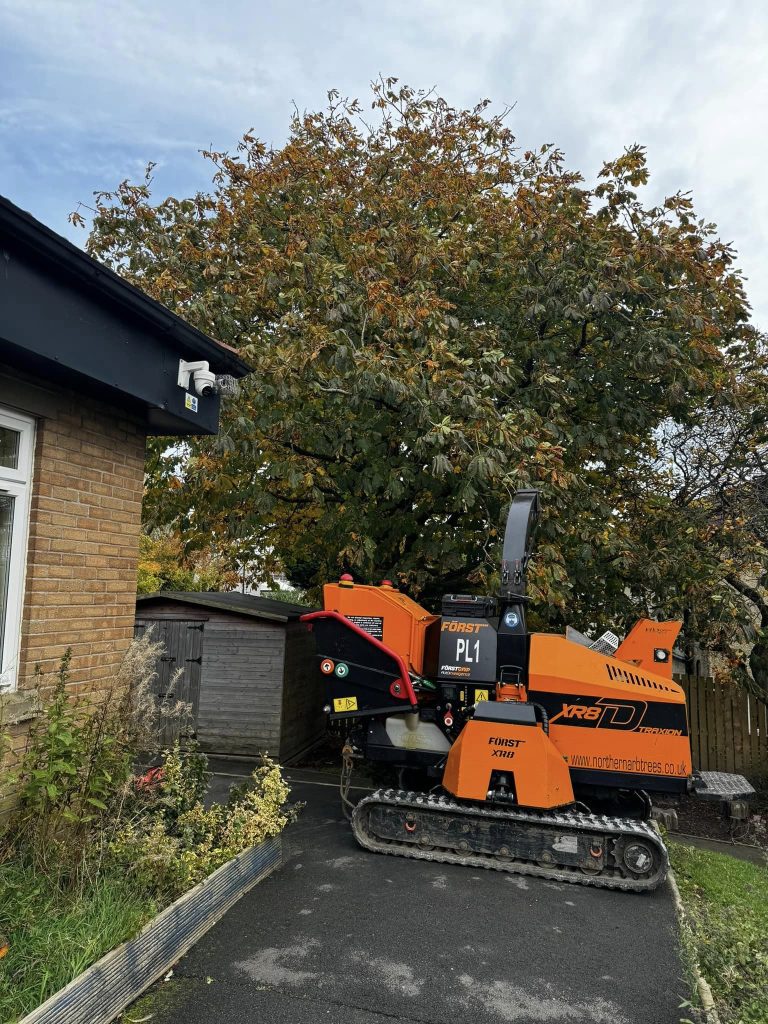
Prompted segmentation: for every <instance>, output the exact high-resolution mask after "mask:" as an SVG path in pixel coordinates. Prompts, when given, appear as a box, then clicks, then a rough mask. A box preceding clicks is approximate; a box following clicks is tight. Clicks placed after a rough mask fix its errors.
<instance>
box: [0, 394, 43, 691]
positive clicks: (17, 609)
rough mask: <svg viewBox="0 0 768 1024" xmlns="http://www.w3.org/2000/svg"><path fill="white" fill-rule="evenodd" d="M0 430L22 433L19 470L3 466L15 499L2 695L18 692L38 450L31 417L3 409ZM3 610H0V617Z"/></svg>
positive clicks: (1, 481) (1, 491) (0, 481)
mask: <svg viewBox="0 0 768 1024" xmlns="http://www.w3.org/2000/svg"><path fill="white" fill-rule="evenodd" d="M0 427H7V428H9V429H10V430H16V431H18V432H19V435H20V436H19V457H18V468H17V469H9V468H8V467H7V466H0V495H10V496H11V497H12V498H13V499H14V506H13V526H12V529H11V560H10V567H9V573H8V604H7V607H6V610H5V633H4V642H3V652H2V664H0V693H8V692H9V691H11V690H15V689H16V684H17V682H18V674H19V652H20V649H21V614H22V609H23V607H24V585H25V581H26V575H27V543H28V538H29V512H30V505H31V498H32V467H33V458H34V450H35V421H34V420H33V419H32V418H31V417H29V416H23V415H21V413H17V412H12V411H11V410H10V409H7V408H5V407H4V406H0ZM1 614H2V609H0V615H1Z"/></svg>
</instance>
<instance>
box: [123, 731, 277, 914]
mask: <svg viewBox="0 0 768 1024" xmlns="http://www.w3.org/2000/svg"><path fill="white" fill-rule="evenodd" d="M206 779H207V759H206V758H205V757H204V756H203V755H201V754H199V753H197V752H192V753H191V754H190V755H186V754H183V753H182V752H181V750H180V749H179V746H178V744H177V745H176V746H175V747H174V749H173V750H171V751H169V752H167V753H166V754H165V755H164V758H163V765H162V773H161V781H160V782H159V783H158V785H157V789H156V793H155V797H154V799H150V800H148V801H146V802H145V803H144V806H143V807H142V808H141V809H140V810H139V812H138V813H137V814H136V815H135V816H134V817H133V818H132V819H131V820H128V821H126V822H125V823H124V824H123V825H122V826H121V827H120V828H119V829H118V830H116V832H115V834H114V836H113V838H112V840H111V842H110V845H109V859H110V862H112V863H114V864H115V865H116V866H117V867H119V868H121V869H122V870H123V871H125V872H126V873H128V874H129V875H132V876H133V877H134V878H137V879H140V880H141V881H142V884H145V885H153V886H155V887H156V888H157V889H159V890H161V891H162V892H163V894H164V895H165V896H167V897H169V898H172V897H174V896H178V895H180V894H181V893H183V892H185V891H186V890H187V889H189V888H191V887H192V886H194V885H196V884H197V883H198V882H200V881H202V880H203V879H204V878H206V877H207V876H208V875H209V874H211V872H212V871H215V870H216V869H217V868H219V867H221V865H222V864H226V862H227V861H228V860H231V859H232V857H235V856H237V854H239V853H242V852H243V851H244V850H247V849H249V848H250V847H252V846H256V845H257V844H258V843H261V842H263V841H264V839H266V838H267V837H269V836H275V835H278V834H279V833H280V832H281V831H282V830H283V829H284V828H285V826H286V824H287V823H288V822H289V821H290V820H291V819H292V817H293V816H294V815H295V813H296V811H297V807H296V806H293V807H288V806H287V805H286V801H287V799H288V796H289V793H290V790H289V788H288V786H287V785H286V783H285V781H284V779H283V777H282V774H281V771H280V767H279V766H278V765H277V764H275V763H274V762H273V761H271V760H270V759H269V758H266V757H265V758H263V759H262V763H261V765H260V766H259V767H258V768H256V769H255V770H254V772H253V773H252V775H251V778H250V779H249V780H248V782H247V783H245V784H244V785H242V786H238V787H236V788H235V789H234V791H233V793H232V794H231V796H230V799H229V802H228V803H227V804H226V805H223V804H213V805H211V806H210V807H207V808H206V807H205V806H204V805H203V802H202V796H203V794H204V792H205V780H206Z"/></svg>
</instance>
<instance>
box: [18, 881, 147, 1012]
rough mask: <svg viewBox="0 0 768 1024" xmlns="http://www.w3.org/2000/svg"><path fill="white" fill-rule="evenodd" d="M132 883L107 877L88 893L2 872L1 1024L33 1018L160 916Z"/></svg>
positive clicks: (89, 888) (95, 882) (97, 882)
mask: <svg viewBox="0 0 768 1024" xmlns="http://www.w3.org/2000/svg"><path fill="white" fill-rule="evenodd" d="M157 909H158V908H157V906H156V905H155V903H154V902H153V901H152V900H151V899H149V898H148V897H147V894H146V891H144V892H142V891H141V890H139V889H138V888H137V886H136V884H135V883H133V882H131V881H130V880H129V879H127V878H126V877H125V876H121V875H117V874H111V875H110V874H106V875H102V876H101V877H99V878H97V879H96V880H95V881H94V883H93V884H92V885H91V886H89V887H88V888H86V889H85V891H84V892H77V891H70V890H68V889H66V888H65V887H63V886H61V885H60V884H58V883H57V882H56V881H55V880H52V879H51V878H49V877H48V876H46V875H43V874H41V873H35V872H34V871H33V870H31V869H30V868H22V867H19V866H18V865H14V864H4V865H2V866H0V933H2V934H3V935H5V936H6V938H7V939H8V941H9V951H8V953H7V955H6V956H5V958H4V959H2V960H0V1021H4V1022H8V1024H12V1022H14V1021H17V1020H19V1019H20V1018H21V1017H23V1016H24V1015H25V1014H26V1013H29V1012H30V1011H31V1010H33V1009H34V1008H35V1007H36V1006H39V1005H40V1003H42V1002H44V1001H45V1000H46V999H47V998H48V997H49V996H51V995H53V993H54V992H57V991H58V990H59V989H60V988H63V987H64V985H66V984H67V983H68V982H70V981H71V980H72V979H73V978H75V977H77V975H78V974H80V973H81V972H82V971H84V970H85V969H86V968H87V967H89V966H90V965H91V964H93V963H94V962H95V961H96V960H98V959H99V958H100V957H102V956H103V955H104V954H105V953H107V952H109V950H110V949H113V948H114V947H115V946H118V945H120V943H121V942H125V940H126V939H129V938H130V937H131V936H132V935H135V934H136V932H138V931H139V929H140V928H141V927H142V926H143V925H144V924H146V922H147V921H149V920H150V919H151V918H152V917H153V916H154V914H155V913H156V912H157Z"/></svg>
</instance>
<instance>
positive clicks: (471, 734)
mask: <svg viewBox="0 0 768 1024" xmlns="http://www.w3.org/2000/svg"><path fill="white" fill-rule="evenodd" d="M494 772H504V773H505V774H506V775H507V776H512V777H513V779H514V791H515V802H516V803H517V804H518V805H519V806H520V807H536V808H540V809H545V808H552V807H563V806H564V805H566V804H570V803H572V802H573V788H572V786H571V778H570V774H569V772H568V766H567V765H566V763H565V761H564V760H563V757H562V755H561V754H560V753H558V751H557V750H556V749H555V747H554V746H553V744H552V743H551V742H550V739H549V737H548V736H547V735H546V734H545V733H544V731H543V730H542V728H541V727H540V726H538V725H536V726H525V725H512V724H510V723H508V722H488V721H479V720H477V719H471V720H470V721H469V722H467V724H466V725H465V726H464V728H463V729H462V730H461V732H460V733H459V736H458V739H457V740H456V742H455V743H454V744H453V746H452V747H451V749H450V752H449V754H448V761H447V763H446V766H445V772H444V774H443V787H444V788H445V789H447V790H448V792H449V793H453V795H454V796H456V797H459V798H460V799H462V800H485V799H486V797H487V793H488V789H489V786H490V785H491V776H492V774H493V773H494Z"/></svg>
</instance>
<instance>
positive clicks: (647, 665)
mask: <svg viewBox="0 0 768 1024" xmlns="http://www.w3.org/2000/svg"><path fill="white" fill-rule="evenodd" d="M681 626H682V622H654V621H653V620H652V619H640V621H639V622H636V623H635V625H634V626H633V627H632V629H631V630H630V631H629V633H627V635H626V637H625V638H624V640H623V641H622V643H621V644H619V648H618V650H617V651H616V657H617V658H618V659H619V660H620V661H628V662H631V664H633V665H637V666H638V668H641V669H643V671H645V672H654V673H656V674H657V675H660V676H664V678H665V679H671V678H672V648H673V646H674V643H675V640H677V634H678V633H679V632H680V628H681Z"/></svg>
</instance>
